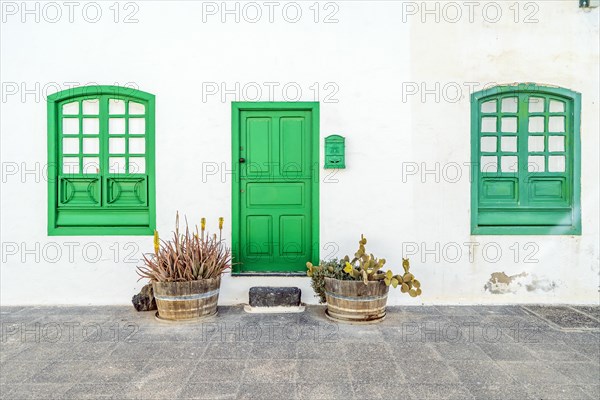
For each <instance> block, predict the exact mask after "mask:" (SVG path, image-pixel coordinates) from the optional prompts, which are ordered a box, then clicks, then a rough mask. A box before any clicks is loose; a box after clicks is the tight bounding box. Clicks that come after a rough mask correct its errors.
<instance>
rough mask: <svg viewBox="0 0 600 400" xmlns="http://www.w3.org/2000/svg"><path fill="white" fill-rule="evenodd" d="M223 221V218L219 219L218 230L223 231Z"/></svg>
mask: <svg viewBox="0 0 600 400" xmlns="http://www.w3.org/2000/svg"><path fill="white" fill-rule="evenodd" d="M224 221H225V218H223V217H219V229H223V222H224Z"/></svg>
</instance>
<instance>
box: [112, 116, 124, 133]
mask: <svg viewBox="0 0 600 400" xmlns="http://www.w3.org/2000/svg"><path fill="white" fill-rule="evenodd" d="M108 133H109V134H111V135H124V134H125V118H109V120H108Z"/></svg>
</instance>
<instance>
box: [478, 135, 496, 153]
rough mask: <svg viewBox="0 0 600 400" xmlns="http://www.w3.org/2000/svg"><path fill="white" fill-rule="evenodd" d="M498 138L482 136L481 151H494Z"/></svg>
mask: <svg viewBox="0 0 600 400" xmlns="http://www.w3.org/2000/svg"><path fill="white" fill-rule="evenodd" d="M497 141H498V139H497V138H496V136H484V137H482V138H481V151H483V152H487V153H492V152H495V151H496V148H497Z"/></svg>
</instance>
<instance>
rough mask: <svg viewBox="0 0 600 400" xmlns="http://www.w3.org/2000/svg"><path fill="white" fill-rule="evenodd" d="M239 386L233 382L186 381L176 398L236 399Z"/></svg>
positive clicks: (204, 399)
mask: <svg viewBox="0 0 600 400" xmlns="http://www.w3.org/2000/svg"><path fill="white" fill-rule="evenodd" d="M240 386H241V384H240V383H235V382H202V383H195V382H194V383H188V384H187V385H185V386H184V387H183V388H182V390H181V391H180V392H179V395H178V396H177V398H179V399H203V400H225V399H237V398H238V392H239V388H240ZM171 398H175V397H174V396H173V397H171Z"/></svg>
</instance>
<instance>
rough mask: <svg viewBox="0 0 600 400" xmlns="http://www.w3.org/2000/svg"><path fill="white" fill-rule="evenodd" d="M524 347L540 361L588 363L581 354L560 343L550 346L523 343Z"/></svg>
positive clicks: (586, 358)
mask: <svg viewBox="0 0 600 400" xmlns="http://www.w3.org/2000/svg"><path fill="white" fill-rule="evenodd" d="M524 346H525V347H527V349H528V350H529V351H530V352H531V353H532V354H533V356H534V357H535V358H537V359H538V360H541V361H569V362H576V361H579V362H586V361H590V359H589V358H588V357H586V356H585V355H583V354H582V353H579V352H578V351H577V350H574V349H573V348H571V347H569V346H567V345H566V344H562V343H553V344H550V345H549V344H548V343H525V344H524Z"/></svg>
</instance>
